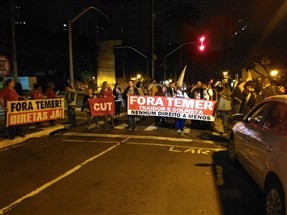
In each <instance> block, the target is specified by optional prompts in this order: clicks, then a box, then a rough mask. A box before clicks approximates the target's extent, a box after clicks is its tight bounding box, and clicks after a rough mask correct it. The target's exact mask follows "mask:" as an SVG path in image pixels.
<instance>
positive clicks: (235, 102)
mask: <svg viewBox="0 0 287 215" xmlns="http://www.w3.org/2000/svg"><path fill="white" fill-rule="evenodd" d="M239 86H240V84H238V85H237V86H236V88H235V89H234V90H233V93H232V96H231V105H232V113H233V114H237V113H239V111H240V108H241V105H242V103H243V100H244V98H245V97H244V95H243V93H242V92H241V90H240V87H239Z"/></svg>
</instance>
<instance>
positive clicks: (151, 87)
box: [148, 78, 158, 96]
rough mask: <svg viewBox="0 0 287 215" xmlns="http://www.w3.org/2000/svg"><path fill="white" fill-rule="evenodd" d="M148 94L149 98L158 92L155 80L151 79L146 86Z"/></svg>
mask: <svg viewBox="0 0 287 215" xmlns="http://www.w3.org/2000/svg"><path fill="white" fill-rule="evenodd" d="M148 92H149V95H150V96H155V94H156V93H157V92H158V88H157V86H156V79H155V78H154V79H152V81H151V83H150V85H149V86H148Z"/></svg>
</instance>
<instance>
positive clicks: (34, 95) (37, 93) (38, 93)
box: [30, 83, 44, 100]
mask: <svg viewBox="0 0 287 215" xmlns="http://www.w3.org/2000/svg"><path fill="white" fill-rule="evenodd" d="M33 88H34V89H33V90H32V91H31V95H30V96H31V99H33V100H36V99H44V95H43V92H42V87H41V86H40V85H39V84H37V83H35V84H33Z"/></svg>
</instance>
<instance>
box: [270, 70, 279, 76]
mask: <svg viewBox="0 0 287 215" xmlns="http://www.w3.org/2000/svg"><path fill="white" fill-rule="evenodd" d="M278 73H279V72H278V70H276V69H275V70H272V71H271V72H270V75H271V76H272V77H275V76H277V75H278Z"/></svg>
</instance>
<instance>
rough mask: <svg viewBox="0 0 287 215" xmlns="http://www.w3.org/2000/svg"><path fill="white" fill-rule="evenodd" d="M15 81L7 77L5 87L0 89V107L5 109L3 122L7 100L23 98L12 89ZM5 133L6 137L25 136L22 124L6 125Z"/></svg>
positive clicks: (6, 109)
mask: <svg viewBox="0 0 287 215" xmlns="http://www.w3.org/2000/svg"><path fill="white" fill-rule="evenodd" d="M14 87H15V82H14V80H13V79H7V80H6V81H5V88H4V89H2V90H1V91H0V105H1V107H2V109H3V110H4V111H5V122H6V119H7V111H8V108H7V102H8V101H18V100H19V99H25V98H24V97H21V96H19V95H18V94H17V92H16V90H15V89H14ZM7 134H8V137H9V138H10V139H11V140H13V139H14V138H15V137H16V136H19V137H25V135H24V134H23V130H22V126H21V125H15V126H8V127H7Z"/></svg>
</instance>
